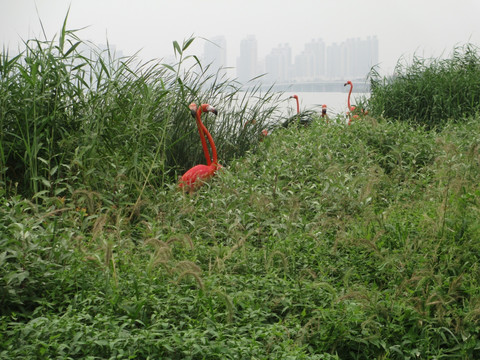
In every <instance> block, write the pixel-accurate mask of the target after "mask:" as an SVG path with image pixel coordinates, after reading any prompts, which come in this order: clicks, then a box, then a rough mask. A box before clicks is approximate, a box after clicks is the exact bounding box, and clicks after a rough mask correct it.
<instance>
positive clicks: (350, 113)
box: [343, 80, 358, 125]
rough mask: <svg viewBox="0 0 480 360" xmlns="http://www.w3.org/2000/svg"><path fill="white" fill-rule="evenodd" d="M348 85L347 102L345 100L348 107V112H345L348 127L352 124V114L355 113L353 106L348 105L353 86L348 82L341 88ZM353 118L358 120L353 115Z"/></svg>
mask: <svg viewBox="0 0 480 360" xmlns="http://www.w3.org/2000/svg"><path fill="white" fill-rule="evenodd" d="M347 85H350V91H349V92H348V100H347V105H348V111H347V116H348V125H350V124H351V123H352V112H353V111H355V106H352V105H350V97H351V95H352V90H353V84H352V82H351V81H350V80H348V81H347V82H346V83H345V84H344V85H343V86H347ZM353 118H358V115H354V116H353Z"/></svg>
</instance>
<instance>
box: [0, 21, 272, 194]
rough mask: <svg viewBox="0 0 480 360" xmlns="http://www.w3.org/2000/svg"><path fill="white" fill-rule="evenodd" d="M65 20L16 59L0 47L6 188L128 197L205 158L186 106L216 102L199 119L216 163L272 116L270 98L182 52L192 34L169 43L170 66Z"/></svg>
mask: <svg viewBox="0 0 480 360" xmlns="http://www.w3.org/2000/svg"><path fill="white" fill-rule="evenodd" d="M67 17H68V14H67ZM67 17H66V18H65V21H64V23H63V27H62V29H61V31H60V35H59V36H58V39H55V38H54V39H53V40H50V41H49V40H44V41H40V40H37V39H34V40H28V41H26V42H24V45H25V50H23V51H22V52H21V53H20V54H19V55H18V56H16V57H10V56H9V55H8V51H6V50H4V51H3V53H2V56H1V58H0V59H1V60H0V74H1V75H0V104H1V105H2V107H1V110H0V126H1V131H0V138H1V140H2V141H1V145H0V181H1V182H3V183H4V184H5V185H6V187H7V188H8V189H14V188H15V184H18V187H17V188H18V191H20V192H21V193H23V194H24V195H27V196H33V195H35V194H37V195H38V194H42V193H48V195H62V194H65V193H66V192H70V193H71V192H73V191H74V190H75V188H82V187H86V188H89V189H91V190H96V191H101V192H103V191H105V192H109V193H112V194H113V193H115V194H119V196H121V195H122V196H123V195H124V196H126V197H128V198H130V199H136V198H138V196H139V194H141V192H143V191H144V189H145V188H146V187H148V188H151V189H155V188H157V187H159V186H163V185H164V184H165V183H166V182H171V181H176V177H177V175H178V174H180V173H182V172H183V171H185V170H186V169H188V168H189V167H190V166H192V165H194V164H197V163H201V162H204V159H203V153H202V150H201V146H200V141H199V139H198V132H197V131H196V125H195V121H194V119H192V117H191V115H190V112H189V110H188V105H189V104H190V103H191V102H197V103H204V102H207V103H210V104H212V105H214V106H215V107H217V108H218V110H219V114H220V115H219V117H218V118H216V119H213V118H212V117H210V118H206V119H205V120H206V121H205V123H206V125H207V127H208V128H209V130H210V132H211V133H212V135H213V137H214V139H215V141H216V144H217V148H218V153H219V159H220V161H221V163H222V164H226V163H228V162H229V161H230V160H231V159H233V158H235V157H238V156H241V155H242V154H244V153H245V152H246V151H247V150H249V149H252V148H254V147H255V146H256V144H258V141H259V138H260V136H259V135H260V133H261V130H263V129H264V128H267V129H268V128H269V125H268V124H269V123H271V122H272V121H271V120H272V117H273V116H276V114H277V106H278V102H277V101H276V100H277V99H278V98H279V95H275V94H273V93H272V92H270V91H266V92H263V93H261V92H260V89H259V88H258V87H254V88H251V89H249V90H243V89H242V87H241V86H240V84H239V83H237V82H236V81H235V80H230V79H227V78H225V77H224V76H221V75H220V72H218V73H216V74H213V75H212V74H211V71H210V69H209V65H208V64H207V65H203V64H201V62H200V61H199V59H198V57H197V56H195V55H190V54H188V53H187V51H188V50H189V48H190V45H191V44H192V43H193V42H194V41H195V38H193V37H192V38H189V39H187V40H185V41H184V42H183V43H178V42H177V41H174V42H173V50H174V54H175V56H176V63H175V64H165V63H162V61H159V60H151V61H148V62H142V61H141V60H139V59H138V57H137V55H133V56H129V57H122V58H118V57H116V55H115V54H114V53H113V51H112V50H111V49H110V47H109V46H107V49H100V48H98V47H96V46H95V45H94V44H91V43H88V42H84V41H82V40H80V38H79V37H78V36H77V32H76V31H71V30H67V28H66V23H67ZM251 120H255V125H254V126H248V127H245V126H244V124H245V122H247V121H251ZM251 122H252V121H251ZM17 188H15V189H17ZM12 191H13V190H12ZM15 191H16V190H15Z"/></svg>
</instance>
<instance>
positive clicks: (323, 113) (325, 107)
mask: <svg viewBox="0 0 480 360" xmlns="http://www.w3.org/2000/svg"><path fill="white" fill-rule="evenodd" d="M322 118H324V119H325V121H326V122H327V123H328V120H329V118H328V115H327V105H325V104H323V105H322Z"/></svg>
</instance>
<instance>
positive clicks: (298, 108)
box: [290, 95, 300, 114]
mask: <svg viewBox="0 0 480 360" xmlns="http://www.w3.org/2000/svg"><path fill="white" fill-rule="evenodd" d="M292 98H293V99H295V100H296V101H297V114H300V103H299V102H298V96H297V95H292V96H290V99H292Z"/></svg>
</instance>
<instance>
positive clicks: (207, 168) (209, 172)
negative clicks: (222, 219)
mask: <svg viewBox="0 0 480 360" xmlns="http://www.w3.org/2000/svg"><path fill="white" fill-rule="evenodd" d="M189 108H190V111H191V112H192V115H193V113H195V120H196V122H197V127H198V133H199V134H200V141H201V142H202V147H203V152H204V154H205V159H206V161H207V165H203V164H200V165H196V166H194V167H192V168H191V169H190V170H188V171H187V172H186V173H185V174H183V176H182V177H181V178H180V183H179V185H178V186H179V187H180V188H181V189H182V190H186V191H189V192H192V191H194V190H196V189H197V188H199V187H200V186H202V185H203V183H204V182H205V181H206V180H208V179H209V178H211V177H212V176H214V175H215V173H216V172H217V170H218V169H219V168H220V167H221V165H220V164H218V159H217V148H216V147H215V143H214V141H213V138H212V135H210V133H209V132H208V130H207V128H206V127H205V125H204V124H203V122H202V112H205V113H206V112H212V113H214V114H215V115H217V110H216V109H215V108H214V107H213V106H211V105H209V104H202V105H200V106H199V107H198V108H197V106H196V105H195V104H190V106H189ZM205 136H206V137H207V139H208V142H209V144H210V147H211V148H212V158H210V152H209V151H208V147H207V142H206V140H205Z"/></svg>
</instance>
